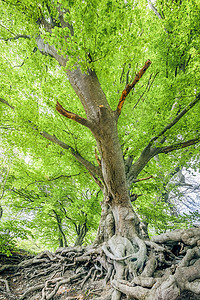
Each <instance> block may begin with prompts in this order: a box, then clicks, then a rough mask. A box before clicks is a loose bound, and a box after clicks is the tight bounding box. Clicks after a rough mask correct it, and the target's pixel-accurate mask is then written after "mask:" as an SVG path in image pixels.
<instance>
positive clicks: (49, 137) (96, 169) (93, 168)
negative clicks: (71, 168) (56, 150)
mask: <svg viewBox="0 0 200 300" xmlns="http://www.w3.org/2000/svg"><path fill="white" fill-rule="evenodd" d="M40 134H41V135H42V136H43V137H45V138H46V139H47V140H49V141H51V142H53V143H55V144H57V145H59V146H60V147H62V148H63V149H66V150H71V153H72V155H73V156H74V157H75V158H76V160H78V161H79V162H80V163H81V164H82V165H83V166H84V167H85V168H86V169H87V170H88V171H89V172H90V174H91V175H92V176H93V177H95V178H96V175H97V176H99V177H100V178H101V179H102V173H101V169H100V168H99V167H96V166H94V165H93V164H92V163H90V162H89V161H87V160H86V159H85V158H83V157H82V156H81V155H80V154H79V153H78V152H77V151H75V149H74V148H73V147H71V146H69V145H67V144H65V143H64V142H62V141H61V140H59V139H57V137H56V136H55V135H50V134H48V133H47V132H44V131H43V132H40Z"/></svg>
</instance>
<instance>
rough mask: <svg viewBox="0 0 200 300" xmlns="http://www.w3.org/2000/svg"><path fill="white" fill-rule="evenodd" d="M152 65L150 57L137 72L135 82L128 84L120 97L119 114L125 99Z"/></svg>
mask: <svg viewBox="0 0 200 300" xmlns="http://www.w3.org/2000/svg"><path fill="white" fill-rule="evenodd" d="M150 65H151V61H150V60H149V59H148V60H147V61H146V62H145V64H144V66H143V67H142V68H141V69H140V71H139V72H138V73H137V74H136V76H135V78H134V80H133V82H132V83H131V84H127V86H126V88H125V89H124V90H123V92H122V95H121V97H120V99H119V103H118V106H117V110H116V112H117V114H118V115H120V113H121V110H122V107H123V105H124V102H125V99H126V97H127V96H128V94H129V93H130V91H131V90H132V89H133V88H134V86H135V85H136V83H137V82H138V81H139V80H140V78H141V77H142V76H143V74H144V73H145V71H146V70H147V69H148V67H149V66H150Z"/></svg>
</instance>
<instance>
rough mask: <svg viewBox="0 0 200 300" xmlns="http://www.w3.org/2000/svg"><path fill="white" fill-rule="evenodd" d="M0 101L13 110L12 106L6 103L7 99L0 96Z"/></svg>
mask: <svg viewBox="0 0 200 300" xmlns="http://www.w3.org/2000/svg"><path fill="white" fill-rule="evenodd" d="M0 102H2V103H4V104H6V105H8V106H9V107H10V108H12V109H13V110H14V109H15V108H14V106H12V105H10V104H9V103H8V101H6V100H4V99H2V98H0Z"/></svg>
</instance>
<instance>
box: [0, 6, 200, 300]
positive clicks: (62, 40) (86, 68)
mask: <svg viewBox="0 0 200 300" xmlns="http://www.w3.org/2000/svg"><path fill="white" fill-rule="evenodd" d="M148 2H149V3H150V4H152V3H151V1H148ZM146 4H147V3H146V1H144V2H143V1H141V2H140V3H139V2H137V1H119V2H117V1H102V2H101V3H99V2H98V1H96V0H94V1H75V2H74V1H62V3H59V2H58V1H33V2H32V1H31V2H30V1H9V0H5V1H2V2H1V6H2V10H1V11H2V13H3V14H4V20H8V21H7V22H6V24H3V27H2V28H1V30H2V38H3V41H4V42H5V44H4V48H3V50H2V57H3V74H4V78H3V83H2V85H3V90H2V91H3V92H2V93H3V95H2V98H1V102H2V104H5V106H4V107H5V111H4V112H3V115H4V117H5V118H9V126H11V124H12V122H13V123H14V124H15V125H14V127H15V128H14V129H15V130H14V131H12V132H11V134H9V131H7V132H6V134H7V136H6V141H7V142H9V145H11V144H13V145H15V144H16V145H17V147H18V149H19V148H20V147H21V151H22V152H23V151H24V152H25V151H26V152H28V151H30V152H31V153H32V154H34V152H35V153H41V150H38V149H35V148H34V149H32V148H31V147H33V145H34V143H35V141H38V140H39V136H41V138H43V140H40V145H42V144H43V145H44V144H45V142H44V140H45V139H46V140H48V141H50V142H51V143H54V144H57V145H58V146H60V147H61V148H62V149H64V150H67V151H68V152H69V153H70V154H71V156H72V157H73V158H74V159H75V160H76V161H78V162H79V163H80V164H82V165H83V166H84V167H85V168H86V169H87V171H88V172H89V173H90V175H91V176H92V177H93V179H94V181H95V182H96V184H97V185H98V186H99V188H101V190H102V192H103V196H104V200H103V203H102V215H101V221H100V225H99V230H98V234H97V238H96V240H95V244H96V245H97V246H98V245H100V247H101V249H102V250H103V251H104V253H105V255H106V256H107V257H109V258H110V259H112V260H113V261H114V268H115V271H116V275H115V280H113V281H112V286H113V287H114V292H113V295H112V299H113V300H114V299H115V300H117V299H120V298H121V292H123V293H125V294H127V295H130V296H132V297H136V298H137V299H141V298H142V297H143V298H145V299H152V297H154V298H155V299H158V298H159V297H161V295H162V294H163V295H164V296H163V295H162V297H163V299H169V297H170V298H171V299H172V298H173V299H175V298H176V297H177V295H178V293H179V292H180V290H184V289H190V290H192V291H195V292H197V293H200V291H199V289H198V288H197V287H196V285H195V283H194V284H193V283H189V282H190V281H192V280H191V279H190V278H189V277H187V276H186V277H184V278H185V281H184V282H182V285H179V286H177V278H180V276H181V275H180V274H181V272H183V270H182V269H181V268H186V269H185V270H186V272H185V274H187V275H188V274H189V272H190V271H191V270H190V267H188V264H189V261H190V260H191V259H192V258H193V257H198V259H197V260H196V262H195V264H194V266H193V267H194V268H195V270H196V268H198V265H199V262H200V260H199V256H200V255H199V252H198V250H197V247H196V248H194V249H190V250H191V251H190V254H186V257H185V260H184V261H183V263H182V265H181V266H180V268H178V269H177V272H174V273H173V275H172V277H170V275H169V274H171V273H169V274H167V275H168V277H167V282H168V284H169V285H170V288H169V289H170V292H171V294H169V291H168V287H164V283H163V282H162V281H163V279H162V280H161V281H160V286H159V287H158V288H156V287H155V286H154V287H153V288H152V289H146V288H145V287H146V286H148V287H151V286H153V285H154V283H155V281H154V279H152V278H153V277H152V274H153V272H154V270H155V265H156V263H155V257H154V258H153V259H151V258H150V259H149V261H148V262H149V263H146V267H145V269H144V265H145V262H146V260H147V245H151V246H152V244H151V243H150V244H148V243H145V241H144V239H143V238H142V236H141V234H140V221H139V218H138V215H137V214H136V212H135V211H134V209H133V206H132V204H131V201H130V199H131V197H130V196H131V195H132V197H137V195H134V196H133V194H135V193H134V186H135V184H137V183H138V182H140V181H142V180H144V179H150V178H152V176H153V175H154V174H155V172H156V170H157V169H158V168H159V164H158V163H157V162H156V159H154V158H155V157H156V156H159V159H160V160H161V161H162V165H164V167H165V166H166V164H168V161H167V159H166V157H165V155H164V154H167V155H168V157H169V159H170V165H173V167H175V165H176V164H177V160H178V164H180V165H183V164H185V163H186V161H187V162H189V161H191V160H192V159H194V158H196V159H198V158H199V153H198V150H199V142H200V136H199V123H198V122H197V118H198V108H199V100H200V93H199V91H198V84H197V82H198V80H199V71H198V64H199V59H200V58H199V52H198V47H197V45H198V42H199V26H198V25H199V21H200V19H199V15H198V13H197V11H198V3H197V1H192V4H193V5H192V6H191V5H189V4H188V3H187V1H181V2H180V3H178V2H177V1H167V2H164V3H163V2H159V1H157V3H156V5H157V7H158V8H157V9H156V8H155V7H154V6H153V5H151V7H152V8H153V11H152V12H151V11H147V10H146ZM159 10H160V12H159ZM154 13H155V15H154ZM5 16H6V17H5ZM188 16H189V21H188V19H187V17H188ZM146 20H147V21H146ZM148 22H152V26H151V27H150V29H148V28H149V25H148V24H149V23H148ZM22 24H23V26H22ZM24 25H25V26H24ZM127 41H128V47H127V46H126V45H127ZM13 42H14V43H16V44H15V45H20V54H19V52H18V49H17V47H15V48H14V47H13V46H12V52H11V53H10V54H9V55H7V53H8V49H9V45H10V43H13ZM22 50H25V51H26V52H25V53H26V54H25V55H24V54H23V52H22ZM38 50H39V51H38ZM39 52H40V53H42V54H43V55H44V56H42V55H41V54H40V53H39ZM146 55H148V57H146ZM22 57H23V58H22ZM164 57H165V59H164ZM147 58H151V60H149V59H148V60H147ZM145 60H146V62H145ZM27 61H28V63H27ZM152 61H153V64H152ZM31 62H32V63H31ZM56 63H58V64H59V65H60V67H59V66H58V65H57V64H56ZM151 64H152V66H150V65H151ZM38 65H39V70H37V68H38ZM142 65H143V66H142ZM16 68H17V71H16ZM45 68H46V70H47V69H49V72H48V74H47V73H44V70H45ZM53 68H54V73H53V74H52V70H53ZM8 69H9V73H8ZM10 70H12V71H13V70H14V73H12V74H10ZM136 70H137V74H136V75H133V74H134V72H135V71H136ZM149 70H150V71H149ZM15 71H16V72H15ZM108 73H109V76H106V75H107V74H108ZM150 73H151V74H150ZM43 74H45V75H43ZM57 74H59V75H60V77H59V79H55V78H54V77H56V76H58V75H57ZM147 74H148V75H147ZM149 74H150V76H149ZM143 75H144V78H142V76H143ZM42 76H43V77H42ZM65 76H67V78H68V79H66V78H65ZM147 76H149V80H148V83H147V85H146V86H145V87H143V86H142V84H145V80H146V81H147ZM108 77H109V78H108ZM131 77H132V79H131V81H130V82H131V83H128V82H129V80H130V79H129V78H131ZM41 78H42V81H41ZM141 78H142V79H141ZM27 80H28V82H29V85H28V86H27ZM68 80H69V83H70V85H71V87H72V88H70V87H69V85H68ZM55 82H57V87H56V88H55ZM125 82H126V86H125V88H124V89H123V88H122V87H123V85H124V83H125ZM52 83H54V86H53V87H52ZM100 83H101V84H100ZM25 84H26V85H25ZM58 84H59V88H58ZM65 84H66V85H67V94H68V100H65V101H64V100H63V99H66V89H65V87H63V89H62V90H60V87H62V86H64V85H65ZM54 88H55V91H54ZM43 89H45V90H43ZM140 89H142V93H141V91H140ZM5 91H6V93H5ZM73 91H74V92H75V93H76V96H75V95H74V94H72V93H73ZM118 91H120V92H119V93H118ZM132 91H133V95H134V97H133V98H132V99H131V100H128V99H130V95H131V93H132ZM157 91H158V92H157ZM6 94H7V95H6ZM72 95H73V96H72ZM5 96H7V97H5ZM9 97H10V101H8V99H9ZM136 97H137V99H138V100H137V101H135V100H134V99H135V98H136ZM71 99H73V103H72V104H71V102H72V100H71ZM78 99H79V100H80V102H81V104H82V108H83V109H81V106H80V103H79V102H78V104H77V103H74V102H75V101H77V100H78ZM117 99H118V104H117V103H116V100H117ZM188 99H189V101H188ZM128 101H129V102H128ZM55 102H56V103H55ZM125 102H128V103H125ZM55 104H56V105H55ZM55 107H56V110H57V112H58V113H59V114H60V115H61V116H62V119H61V120H62V122H65V121H64V120H65V119H64V118H67V119H71V120H73V121H74V123H75V124H74V125H71V124H70V125H67V126H69V128H70V132H71V126H74V128H75V130H76V132H77V131H78V130H79V137H80V136H81V135H82V136H85V138H86V140H87V145H86V146H85V148H84V147H83V146H82V145H83V144H82V142H81V147H80V145H79V147H78V146H77V143H76V140H75V141H74V143H73V141H72V139H71V138H63V137H64V135H63V134H64V130H63V131H62V129H61V128H64V127H62V126H61V123H58V122H55V123H54V124H55V126H53V127H50V124H51V122H54V118H56V119H58V114H56V111H55ZM68 107H72V108H73V109H74V111H76V112H78V113H79V111H80V114H78V113H74V112H71V111H68V110H67V109H70V108H68ZM8 111H9V112H8ZM11 111H12V113H11ZM130 111H133V114H132V115H131V116H130ZM11 114H12V115H11ZM45 114H46V119H45V118H44V115H45ZM121 115H124V117H121ZM186 116H189V117H188V118H186ZM63 117H64V118H63ZM16 125H18V126H19V127H17V126H16ZM9 126H7V127H6V123H5V127H6V128H7V129H9V128H8V127H9ZM81 126H82V127H81ZM80 128H84V129H85V130H84V131H83V130H81V132H80ZM47 129H48V130H49V131H48V132H47ZM118 130H119V132H118ZM22 135H23V141H18V142H17V143H16V140H17V139H18V138H19V137H20V136H22ZM30 135H31V137H32V140H31V141H30ZM27 137H29V139H27ZM33 139H34V140H33ZM27 142H28V144H26V145H25V143H27ZM31 144H32V145H31ZM95 145H96V147H97V150H98V152H97V151H96V154H95V157H96V162H95V161H94V160H95V159H94V148H95ZM86 147H87V150H88V152H86ZM43 149H44V148H43ZM55 149H57V148H55ZM42 151H43V150H42ZM56 151H57V150H56ZM188 154H189V155H188ZM67 155H68V154H67ZM57 159H58V157H57ZM59 168H60V167H59ZM146 172H147V174H146ZM139 176H141V177H140V178H139ZM190 234H191V235H194V236H195V237H194V243H192V244H190V242H189V239H190V238H189V237H188V235H190ZM174 235H175V237H174ZM174 235H173V234H172V235H170V234H169V236H168V235H164V236H158V237H157V238H155V239H154V241H155V242H166V241H168V240H171V239H172V240H173V241H183V239H182V235H183V231H177V232H176V233H175V234H174ZM198 239H199V228H198V229H193V230H191V231H190V233H188V232H187V233H186V237H185V239H184V242H185V243H186V244H188V243H189V244H190V245H196V243H197V240H198ZM103 242H107V244H106V245H103V246H101V245H102V243H103ZM152 247H156V246H155V245H154V246H152ZM136 250H138V251H137V252H136ZM163 251H164V250H163ZM111 252H112V253H111ZM130 258H131V259H132V261H130V262H129V271H128V274H130V275H131V274H132V275H133V276H135V273H136V272H137V271H139V272H142V271H143V269H144V270H145V271H143V273H142V276H143V277H145V276H147V274H150V277H151V283H149V285H146V284H147V283H145V282H146V281H145V280H146V279H144V280H143V279H142V277H141V278H140V280H141V284H140V285H141V286H142V287H141V286H138V287H137V286H136V287H129V286H128V285H127V284H125V282H123V281H122V280H123V279H124V276H125V269H126V266H125V264H123V261H125V260H126V259H130ZM150 270H151V271H150ZM195 272H196V271H195ZM195 274H196V273H195ZM188 276H189V275H188ZM136 278H137V277H136ZM197 278H198V275H194V278H193V279H194V280H195V279H197ZM138 280H139V279H138ZM137 282H138V281H137V280H136V281H135V283H134V284H137ZM169 295H170V296H169ZM156 297H157V298H156Z"/></svg>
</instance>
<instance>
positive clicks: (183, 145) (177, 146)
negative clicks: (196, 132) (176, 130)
mask: <svg viewBox="0 0 200 300" xmlns="http://www.w3.org/2000/svg"><path fill="white" fill-rule="evenodd" d="M198 142H200V136H199V137H197V138H195V139H191V140H188V141H186V142H182V143H177V144H174V145H170V146H166V147H163V148H160V151H159V153H165V154H167V153H169V152H172V151H174V150H179V149H183V148H186V147H189V146H192V145H195V144H197V143H198Z"/></svg>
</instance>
